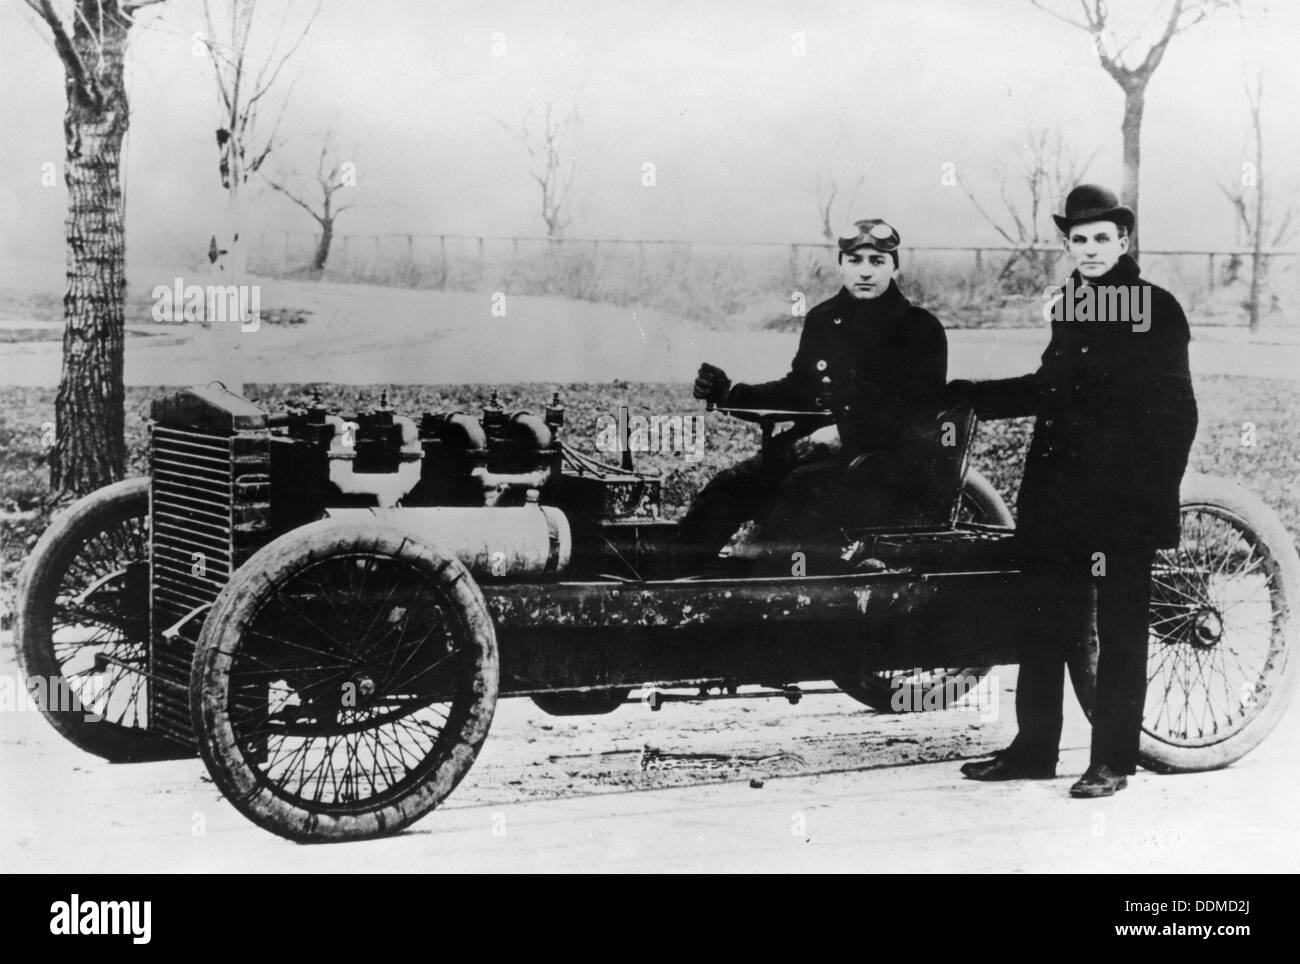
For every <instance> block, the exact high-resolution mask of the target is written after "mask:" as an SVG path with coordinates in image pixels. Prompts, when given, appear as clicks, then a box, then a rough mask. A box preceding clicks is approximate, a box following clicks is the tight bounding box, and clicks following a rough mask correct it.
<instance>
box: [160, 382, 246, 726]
mask: <svg viewBox="0 0 1300 964" xmlns="http://www.w3.org/2000/svg"><path fill="white" fill-rule="evenodd" d="M153 417H154V426H153V432H152V446H151V466H150V469H151V478H152V483H151V488H150V513H151V522H152V527H151V537H150V538H151V545H150V557H151V578H150V620H151V625H150V629H151V632H150V652H149V673H150V676H149V682H150V686H149V729H150V730H151V731H152V732H156V733H158V734H159V735H161V736H165V737H168V738H169V739H172V740H175V741H178V742H180V743H183V744H185V745H186V746H190V747H193V746H194V733H193V727H192V725H191V722H190V700H189V684H190V664H191V661H192V660H193V657H194V649H195V644H196V643H197V641H198V638H199V634H200V632H201V631H202V629H203V619H204V617H205V616H206V614H207V611H208V607H210V606H211V604H212V603H213V602H214V601H215V600H216V598H217V595H218V594H219V593H220V592H221V590H222V589H224V588H225V586H226V583H227V582H229V581H230V577H231V575H232V574H233V573H234V572H235V571H236V570H237V569H238V568H239V566H240V565H242V564H243V563H244V562H245V561H246V560H247V559H248V557H249V556H251V555H252V554H253V553H254V552H256V551H257V550H258V549H259V548H260V547H261V546H262V545H263V544H265V542H266V541H267V540H268V539H269V534H270V528H271V526H270V509H271V506H270V488H271V485H270V482H271V478H270V446H271V441H270V433H269V431H268V429H267V427H266V417H265V415H264V414H263V413H262V412H261V411H260V410H259V409H256V407H255V406H253V405H251V404H250V403H248V402H246V401H244V400H243V399H241V398H238V397H237V396H234V395H230V394H229V393H227V392H225V391H224V390H221V389H217V388H209V389H195V390H188V391H185V392H177V393H175V394H173V395H169V396H166V397H165V398H163V399H160V400H159V401H158V402H155V403H154V408H153Z"/></svg>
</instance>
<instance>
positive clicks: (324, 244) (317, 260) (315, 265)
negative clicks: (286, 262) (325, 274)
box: [311, 218, 334, 272]
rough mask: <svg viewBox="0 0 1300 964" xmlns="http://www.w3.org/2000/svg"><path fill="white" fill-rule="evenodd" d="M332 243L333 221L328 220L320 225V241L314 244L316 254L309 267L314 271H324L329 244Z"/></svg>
mask: <svg viewBox="0 0 1300 964" xmlns="http://www.w3.org/2000/svg"><path fill="white" fill-rule="evenodd" d="M333 241H334V219H333V218H329V219H327V220H324V221H321V223H320V241H318V242H317V244H316V254H315V256H314V257H313V258H312V261H311V266H312V270H314V271H318V272H319V271H324V270H325V262H326V261H328V260H329V256H330V244H332V243H333Z"/></svg>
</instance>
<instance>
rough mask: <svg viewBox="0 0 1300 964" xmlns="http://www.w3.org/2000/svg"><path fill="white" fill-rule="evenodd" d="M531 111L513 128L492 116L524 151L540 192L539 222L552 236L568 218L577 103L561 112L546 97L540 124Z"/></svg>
mask: <svg viewBox="0 0 1300 964" xmlns="http://www.w3.org/2000/svg"><path fill="white" fill-rule="evenodd" d="M534 114H535V112H534V111H533V110H531V109H530V110H529V111H528V113H526V114H525V115H524V119H523V121H522V122H521V123H520V125H519V126H518V127H517V128H516V127H511V126H510V125H509V124H507V123H506V122H505V121H503V120H501V119H499V118H493V119H494V120H496V122H497V123H498V124H500V125H501V127H502V128H503V129H504V130H505V131H506V133H508V134H509V135H510V136H511V137H513V138H514V139H515V140H517V141H519V143H521V144H522V145H523V146H524V150H526V151H527V152H528V160H529V164H528V173H529V175H530V176H531V177H532V179H533V180H534V181H536V182H537V186H538V188H539V189H540V191H541V202H542V212H541V213H542V221H543V222H545V224H546V236H547V237H548V238H552V239H554V238H558V237H560V236H561V235H562V234H563V233H564V229H565V228H566V227H568V226H569V221H570V218H569V215H568V212H567V211H566V209H565V205H566V204H567V203H568V200H569V191H570V190H571V189H572V187H573V175H574V171H575V169H576V167H577V153H576V152H575V151H574V149H573V139H574V135H575V134H576V133H577V130H578V126H579V124H580V123H581V118H580V117H579V114H578V106H577V104H573V105H572V106H571V107H570V108H569V109H568V110H567V111H561V110H558V109H557V108H556V105H555V101H553V100H548V101H547V102H546V103H545V105H544V106H543V108H542V117H541V121H540V127H539V126H538V120H537V118H536V117H535V116H534Z"/></svg>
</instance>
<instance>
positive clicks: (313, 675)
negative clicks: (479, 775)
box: [190, 520, 498, 842]
mask: <svg viewBox="0 0 1300 964" xmlns="http://www.w3.org/2000/svg"><path fill="white" fill-rule="evenodd" d="M497 681H498V665H497V647H496V634H495V631H494V630H493V626H492V620H491V617H490V615H489V614H488V611H487V606H486V604H485V603H484V601H483V596H482V593H480V592H479V589H478V587H477V585H475V583H474V581H473V579H472V578H471V577H470V575H469V573H468V572H467V571H466V570H465V568H464V567H463V566H462V565H461V564H460V563H459V562H457V561H456V560H455V559H453V558H449V557H446V556H443V555H442V554H441V553H440V552H439V551H437V550H436V549H434V548H433V547H431V546H429V545H426V544H424V543H422V542H419V541H416V540H413V539H411V538H409V537H407V536H404V535H403V534H401V533H399V532H395V531H391V530H384V529H379V530H376V529H375V528H373V527H370V526H360V525H350V524H340V523H338V522H331V521H328V520H327V521H324V522H318V523H314V524H312V525H309V526H304V527H303V528H301V529H297V530H295V531H293V532H291V533H289V534H288V535H285V536H282V537H281V538H279V539H277V540H276V541H275V542H272V543H271V544H270V545H268V546H266V547H265V548H264V549H262V550H261V551H259V552H258V553H257V554H256V555H254V556H253V557H252V558H251V559H250V560H249V561H248V562H247V563H245V564H244V566H242V567H241V568H240V570H239V572H238V573H237V574H236V576H235V578H234V579H233V580H232V581H231V582H230V583H229V585H228V586H227V587H226V589H225V590H224V591H223V592H222V594H221V596H220V597H218V599H217V602H216V604H215V605H214V606H213V609H212V612H211V614H210V616H209V618H208V620H207V621H206V623H205V625H204V628H203V633H202V636H201V638H200V640H199V645H198V648H197V650H196V652H195V657H194V666H193V673H192V678H191V682H190V693H191V708H192V712H193V715H194V722H195V730H196V732H197V733H198V735H199V748H200V751H201V752H202V754H203V758H204V760H205V762H206V763H207V765H208V769H209V770H210V771H211V773H212V777H213V779H214V780H215V781H216V783H217V786H218V787H219V788H220V789H221V791H222V792H223V793H224V794H225V795H226V796H227V797H228V798H229V799H230V801H231V802H232V803H233V804H234V805H235V806H236V807H238V808H239V809H240V811H242V812H243V813H244V814H245V815H246V816H247V817H248V818H249V819H251V820H252V821H253V822H254V823H256V824H258V825H259V826H261V827H263V828H265V829H267V830H270V831H272V832H273V833H277V834H280V835H281V836H284V837H288V838H290V839H292V840H298V841H303V842H311V841H331V840H354V839H360V838H364V837H376V836H381V835H384V834H390V833H395V832H397V831H398V830H401V829H402V828H403V827H406V826H408V825H409V824H411V823H412V822H414V821H415V820H418V819H419V818H420V817H422V816H424V815H425V814H426V813H428V812H429V811H430V810H432V809H433V808H434V807H436V806H437V805H438V804H439V803H440V802H442V800H443V799H445V798H446V797H447V795H448V794H450V793H451V791H452V790H453V789H454V788H455V786H456V784H457V783H459V782H460V780H461V778H462V777H463V776H464V775H465V773H466V772H467V771H468V770H469V767H470V765H471V764H472V763H473V761H474V758H475V756H476V755H477V753H478V750H479V747H480V746H481V745H482V742H483V739H484V738H485V737H486V736H487V731H488V727H489V726H490V725H491V722H492V714H493V710H494V709H495V707H496V699H497Z"/></svg>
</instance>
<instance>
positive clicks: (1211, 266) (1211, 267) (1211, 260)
mask: <svg viewBox="0 0 1300 964" xmlns="http://www.w3.org/2000/svg"><path fill="white" fill-rule="evenodd" d="M1208 268H1209V276H1210V290H1211V291H1213V290H1214V252H1213V251H1211V252H1210V254H1209V259H1208Z"/></svg>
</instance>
